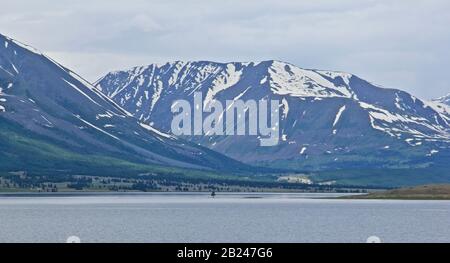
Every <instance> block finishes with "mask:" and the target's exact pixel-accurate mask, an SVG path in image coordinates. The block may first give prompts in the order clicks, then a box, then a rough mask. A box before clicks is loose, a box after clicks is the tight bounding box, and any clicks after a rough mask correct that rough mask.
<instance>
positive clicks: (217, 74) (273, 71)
mask: <svg viewBox="0 0 450 263" xmlns="http://www.w3.org/2000/svg"><path fill="white" fill-rule="evenodd" d="M195 93H197V94H198V93H201V94H202V98H203V101H202V102H203V105H209V104H210V103H211V102H212V101H219V102H221V103H222V105H226V101H237V100H243V101H248V100H255V101H261V100H267V101H269V100H276V101H278V102H279V105H278V111H279V114H280V119H279V123H277V126H278V127H279V131H280V140H279V143H278V145H276V146H272V147H261V146H260V139H261V138H260V137H259V136H217V135H216V136H174V135H172V131H171V121H172V119H173V115H174V114H173V113H172V112H171V107H172V104H173V103H174V102H175V101H176V100H180V99H182V100H187V101H193V94H195ZM448 104H449V96H446V97H442V98H439V99H436V100H433V101H425V100H422V99H419V98H417V97H415V96H413V95H412V94H409V93H407V92H404V91H401V90H398V89H387V88H383V87H380V86H378V85H375V84H373V83H370V82H368V81H366V80H363V79H362V78H360V77H358V76H355V75H353V74H350V73H345V72H337V71H329V70H315V69H303V68H300V67H297V66H295V65H292V64H290V63H285V62H281V61H273V60H271V61H262V62H247V63H241V62H231V63H217V62H210V61H188V62H183V61H176V62H168V63H165V64H151V65H148V66H141V67H135V68H131V69H129V70H123V71H113V72H110V73H108V74H106V75H105V76H103V77H102V78H100V79H99V80H98V81H97V82H96V83H94V84H91V83H89V82H88V81H86V80H85V79H83V78H82V77H80V76H79V75H77V74H76V73H74V72H73V71H71V70H69V69H68V68H66V67H64V66H62V65H61V64H59V63H57V62H56V61H54V60H53V59H51V58H50V57H48V56H46V55H44V54H42V53H41V52H39V51H38V50H36V49H34V48H32V47H30V46H28V45H25V44H23V43H21V42H19V41H16V40H13V39H11V38H8V37H5V36H3V35H0V155H1V158H0V175H1V174H11V172H17V171H25V172H27V173H28V174H31V175H55V174H58V175H59V174H63V175H108V176H139V175H142V174H144V175H145V174H152V173H158V174H161V173H162V174H172V175H173V174H176V175H177V176H178V175H181V176H190V175H195V176H199V175H201V176H216V175H220V176H223V175H237V176H240V178H247V177H248V176H249V175H254V174H257V173H260V172H269V173H272V172H274V171H276V173H282V172H283V173H286V172H288V173H289V174H291V173H301V174H302V175H307V176H308V177H309V178H310V179H313V180H314V181H315V182H326V183H328V182H331V183H336V182H337V183H343V184H364V185H369V184H371V185H407V184H419V183H430V182H448V181H449V180H450V167H449V165H448V160H449V159H450V106H449V105H448ZM223 114H225V113H224V112H222V113H221V115H223ZM238 122H240V123H242V122H243V123H245V124H246V125H247V126H248V124H249V118H248V116H247V115H245V116H244V117H243V118H237V119H236V120H235V123H234V124H235V125H237V124H238Z"/></svg>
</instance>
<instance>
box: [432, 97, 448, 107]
mask: <svg viewBox="0 0 450 263" xmlns="http://www.w3.org/2000/svg"><path fill="white" fill-rule="evenodd" d="M434 101H436V102H438V103H443V104H446V105H448V106H450V94H448V95H447V96H443V97H440V98H437V99H435V100H434Z"/></svg>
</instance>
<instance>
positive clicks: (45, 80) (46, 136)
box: [0, 35, 247, 176]
mask: <svg viewBox="0 0 450 263" xmlns="http://www.w3.org/2000/svg"><path fill="white" fill-rule="evenodd" d="M0 43H1V45H0V155H1V158H0V173H1V172H4V173H5V172H11V171H27V172H28V173H29V174H38V175H41V174H47V173H48V174H54V173H60V174H101V175H113V174H119V175H124V176H125V175H137V174H138V173H148V172H152V171H161V170H165V169H167V167H169V168H170V167H176V168H179V169H181V170H180V171H183V169H194V170H209V171H213V170H214V171H239V170H241V169H243V170H245V169H247V166H246V165H243V164H241V163H240V162H238V161H235V160H232V159H230V158H227V157H225V156H223V155H221V154H218V153H216V152H214V151H211V150H209V149H207V148H204V147H201V146H198V145H196V144H194V143H190V142H187V141H183V140H181V139H178V138H175V137H174V136H171V135H169V134H165V133H162V132H160V131H158V130H156V129H154V128H152V127H151V126H149V125H147V124H144V123H142V122H140V121H139V120H138V119H136V118H135V117H133V116H132V115H131V114H130V113H129V112H127V111H126V110H124V109H123V108H122V107H121V106H119V105H118V104H117V103H115V102H114V101H113V100H111V99H110V98H109V97H107V96H105V95H104V94H102V93H101V92H99V91H98V90H97V89H96V88H95V87H93V86H92V85H91V84H90V83H88V82H87V81H86V80H84V79H83V78H81V77H80V76H78V75H77V74H76V73H74V72H72V71H71V70H69V69H67V68H65V67H64V66H62V65H60V64H58V63H57V62H55V61H53V60H52V59H51V58H49V57H47V56H46V55H44V54H42V53H41V52H39V51H37V50H36V49H34V48H32V47H30V46H27V45H25V44H22V43H21V42H18V41H16V40H13V39H10V38H7V37H5V36H2V35H0Z"/></svg>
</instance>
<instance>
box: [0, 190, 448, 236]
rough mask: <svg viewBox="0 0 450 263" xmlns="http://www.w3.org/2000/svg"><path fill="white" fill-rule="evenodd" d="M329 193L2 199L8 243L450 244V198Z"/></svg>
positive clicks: (2, 228) (0, 227)
mask: <svg viewBox="0 0 450 263" xmlns="http://www.w3.org/2000/svg"><path fill="white" fill-rule="evenodd" d="M334 196H335V195H328V194H222V193H220V194H219V195H218V196H216V198H214V199H213V198H211V197H210V196H209V195H207V194H193V193H190V194H178V193H177V194H170V193H165V194H108V195H104V194H95V195H62V194H58V195H50V196H44V195H33V196H30V195H23V196H17V195H15V196H9V195H8V196H5V195H2V196H0V242H65V241H66V239H67V237H69V236H78V237H80V239H81V241H82V242H366V240H367V238H368V237H369V236H378V237H379V238H381V240H382V241H383V242H450V201H385V200H333V199H317V198H319V197H321V198H323V197H334Z"/></svg>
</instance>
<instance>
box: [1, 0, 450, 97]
mask: <svg viewBox="0 0 450 263" xmlns="http://www.w3.org/2000/svg"><path fill="white" fill-rule="evenodd" d="M0 6H1V8H0V33H2V34H5V35H7V36H10V37H13V38H15V39H18V40H20V41H22V42H25V43H27V44H30V45H32V46H34V47H36V48H37V49H39V50H41V51H43V52H44V53H47V54H49V55H50V56H52V57H53V58H55V59H56V60H58V61H59V62H61V63H62V64H64V65H66V66H67V67H69V68H71V69H73V70H74V71H76V72H78V73H80V74H81V75H83V76H84V77H85V78H87V79H88V80H90V81H95V80H96V79H98V78H99V77H101V76H102V75H103V74H105V73H107V72H108V71H111V70H117V69H125V68H128V67H131V66H137V65H145V64H150V63H155V62H158V63H161V62H166V61H173V60H212V61H221V62H228V61H261V60H267V59H277V60H282V61H286V62H290V63H293V64H295V65H298V66H300V67H303V68H317V69H331V70H339V71H346V72H351V73H354V74H356V75H359V76H360V77H362V78H364V79H366V80H369V81H371V82H374V83H377V84H380V85H382V86H384V87H390V88H399V89H403V90H406V91H409V92H411V93H413V94H415V95H417V96H419V97H421V98H426V99H427V98H433V97H439V96H442V95H445V94H447V93H449V92H450V83H449V79H450V78H449V77H448V76H447V75H448V74H449V73H448V72H449V70H450V1H448V0H423V1H422V0H404V1H395V0H386V1H385V0H376V1H375V0H374V1H371V0H339V1H337V0H329V1H323V0H309V1H293V0H292V1H283V0H254V1H253V0H245V1H244V0H231V1H226V0H222V1H214V0H191V1H188V0H173V1H169V0H161V1H159V0H150V1H149V0H128V1H118V0H116V1H115V0H90V1H85V0H80V1H73V0H70V1H69V0H58V1H54V0H33V1H31V0H27V1H24V0H14V1H10V0H0Z"/></svg>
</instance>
